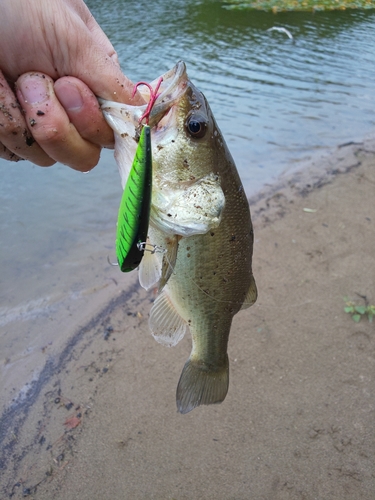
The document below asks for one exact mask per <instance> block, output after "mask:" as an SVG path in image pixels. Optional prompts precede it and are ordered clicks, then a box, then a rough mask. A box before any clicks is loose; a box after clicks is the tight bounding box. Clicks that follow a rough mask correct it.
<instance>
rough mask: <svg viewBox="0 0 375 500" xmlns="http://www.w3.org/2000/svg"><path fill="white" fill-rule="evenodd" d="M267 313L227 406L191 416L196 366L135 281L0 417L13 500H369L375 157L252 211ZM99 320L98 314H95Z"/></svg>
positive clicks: (240, 358) (242, 321)
mask: <svg viewBox="0 0 375 500" xmlns="http://www.w3.org/2000/svg"><path fill="white" fill-rule="evenodd" d="M251 208H252V214H253V222H254V227H255V239H256V243H255V254H254V260H253V267H254V274H255V277H256V281H257V285H258V288H259V299H258V302H257V303H256V304H255V305H254V306H253V307H252V308H250V309H248V310H245V311H242V312H240V313H239V314H238V315H237V316H236V317H235V320H234V323H233V327H232V331H231V336H230V342H229V357H230V363H231V372H230V375H231V382H230V389H229V393H228V396H227V398H226V400H225V401H224V403H222V404H221V405H217V406H211V407H201V408H198V409H196V410H194V411H193V412H191V413H189V414H188V415H180V414H178V413H177V411H176V405H175V390H176V385H177V382H178V378H179V375H180V372H181V369H182V367H183V365H184V362H185V360H186V359H187V357H188V355H189V352H190V339H189V338H185V339H184V340H183V341H182V342H181V343H180V344H179V345H178V346H177V347H175V348H173V349H168V348H165V347H163V346H161V345H159V344H157V343H156V342H155V341H154V340H153V338H152V337H151V335H150V334H149V332H148V326H147V317H148V312H149V310H150V300H151V299H152V297H151V296H150V295H149V294H147V293H145V292H144V291H142V290H141V288H140V287H139V286H138V285H136V284H135V279H134V278H132V281H131V282H129V283H130V284H129V289H128V290H122V291H121V290H117V291H116V292H115V293H114V292H113V290H112V288H111V291H108V297H107V301H106V303H102V305H101V309H100V312H99V313H97V312H95V314H93V317H91V318H90V319H88V320H87V324H86V325H83V326H79V327H78V326H77V325H75V326H73V325H71V323H72V321H71V319H70V323H69V328H71V329H72V333H73V334H72V335H69V338H71V341H70V342H69V344H68V345H66V346H65V348H64V350H63V351H62V352H61V353H60V355H59V356H58V357H57V358H53V359H49V360H47V362H46V364H45V366H44V368H43V370H42V373H41V376H40V379H39V381H38V382H37V383H35V385H34V387H33V390H32V391H31V392H30V395H29V397H26V398H25V399H24V400H22V401H20V402H18V403H17V404H15V405H14V406H13V407H11V408H9V409H8V410H7V411H6V412H5V413H4V414H3V416H2V417H1V420H0V424H1V426H2V427H1V434H0V438H1V448H0V473H1V481H0V484H1V489H0V497H1V498H4V499H5V498H13V499H18V498H25V497H29V498H35V499H41V500H44V499H45V500H47V499H48V500H51V499H58V500H72V499H79V500H86V499H87V500H89V499H90V500H93V499H101V500H106V499H108V500H109V499H111V500H113V499H134V500H137V499H145V500H146V499H170V500H172V499H175V500H182V499H223V500H228V499H230V500H232V499H233V500H234V499H236V500H237V499H252V500H274V499H276V500H279V499H280V500H284V499H287V500H289V499H290V500H294V499H301V500H302V499H303V500H313V499H314V500H317V499H318V500H328V499H330V500H333V499H337V500H343V499H348V500H349V499H350V500H357V499H358V500H372V499H373V498H374V492H375V472H374V449H375V433H374V428H375V385H374V374H375V322H374V323H372V324H370V323H369V322H368V320H367V318H365V319H362V320H361V321H360V322H359V323H355V322H354V321H353V320H352V319H351V318H350V316H349V315H348V314H346V313H345V312H344V306H345V303H344V300H343V298H344V297H348V298H349V299H351V300H353V301H355V302H356V303H358V304H364V302H365V299H364V298H361V297H366V298H367V299H368V300H369V302H370V303H371V304H374V303H375V289H374V283H375V250H374V249H375V231H374V224H375V143H374V141H370V140H369V141H364V142H363V143H361V144H350V145H343V146H342V147H340V148H337V150H336V151H335V152H333V153H332V154H331V155H329V156H327V157H325V158H321V159H319V160H317V161H316V164H313V165H310V168H308V169H305V170H304V171H303V172H302V173H300V174H298V173H295V174H289V176H288V177H285V178H284V179H281V180H280V182H279V183H277V184H275V185H274V186H270V187H269V188H267V189H265V190H264V191H263V192H261V193H259V194H258V195H257V196H256V197H254V199H253V200H251ZM96 311H98V309H96Z"/></svg>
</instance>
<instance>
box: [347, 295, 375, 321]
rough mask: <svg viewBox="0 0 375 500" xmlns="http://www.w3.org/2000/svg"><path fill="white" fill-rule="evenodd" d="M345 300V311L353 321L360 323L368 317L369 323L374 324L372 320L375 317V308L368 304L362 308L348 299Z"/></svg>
mask: <svg viewBox="0 0 375 500" xmlns="http://www.w3.org/2000/svg"><path fill="white" fill-rule="evenodd" d="M344 300H345V304H346V305H345V307H344V311H345V312H346V313H348V314H350V315H351V317H352V320H353V321H355V322H356V323H359V321H361V318H362V316H366V315H367V317H368V320H369V322H370V323H372V319H373V317H374V316H375V306H373V305H369V304H367V303H366V304H365V305H362V306H361V305H357V304H355V303H354V302H351V301H350V300H348V299H347V298H344ZM366 302H367V301H366Z"/></svg>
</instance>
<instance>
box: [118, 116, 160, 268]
mask: <svg viewBox="0 0 375 500" xmlns="http://www.w3.org/2000/svg"><path fill="white" fill-rule="evenodd" d="M151 188H152V153H151V129H150V127H149V126H148V125H144V126H143V128H142V132H141V136H140V138H139V143H138V146H137V150H136V153H135V157H134V160H133V164H132V168H131V170H130V173H129V177H128V180H127V182H126V186H125V189H124V192H123V195H122V198H121V203H120V208H119V211H118V218H117V233H116V255H117V261H118V264H119V266H120V269H121V271H122V272H124V273H126V272H129V271H133V269H136V268H137V267H138V266H139V264H140V262H141V260H142V257H143V253H144V245H142V243H145V242H146V239H147V232H148V223H149V218H150V207H151Z"/></svg>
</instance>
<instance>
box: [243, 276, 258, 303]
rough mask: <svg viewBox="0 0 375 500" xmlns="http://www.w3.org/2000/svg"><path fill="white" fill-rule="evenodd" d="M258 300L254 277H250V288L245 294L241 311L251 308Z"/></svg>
mask: <svg viewBox="0 0 375 500" xmlns="http://www.w3.org/2000/svg"><path fill="white" fill-rule="evenodd" d="M257 298H258V290H257V285H256V283H255V279H254V276H253V275H251V281H250V286H249V290H248V292H247V294H246V297H245V300H244V301H243V304H242V307H241V310H242V309H247V308H248V307H250V306H252V305H253V304H255V302H256V300H257Z"/></svg>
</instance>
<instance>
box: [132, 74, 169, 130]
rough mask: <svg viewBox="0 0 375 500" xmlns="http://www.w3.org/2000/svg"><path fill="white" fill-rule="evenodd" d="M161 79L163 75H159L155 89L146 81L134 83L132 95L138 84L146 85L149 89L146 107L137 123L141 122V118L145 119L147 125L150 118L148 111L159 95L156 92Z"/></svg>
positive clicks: (149, 111)
mask: <svg viewBox="0 0 375 500" xmlns="http://www.w3.org/2000/svg"><path fill="white" fill-rule="evenodd" d="M162 81H163V77H162V76H161V77H160V78H159V81H158V83H157V84H156V87H155V90H154V89H153V88H152V87H151V85H150V84H149V83H147V82H138V83H136V84H135V85H134V89H133V94H132V97H134V96H135V93H136V92H137V88H138V87H139V86H140V85H146V87H148V89H149V91H150V100H149V101H148V104H147V108H146V111H145V112H144V113H143V115H142V116H141V117H140V119H139V123H141V122H142V120H146V125H148V122H149V119H150V113H151V110H152V108H153V106H154V104H155V101H156V99H157V98H158V97H159V96H160V94H158V90H159V88H160V85H161V82H162Z"/></svg>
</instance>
